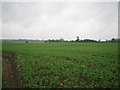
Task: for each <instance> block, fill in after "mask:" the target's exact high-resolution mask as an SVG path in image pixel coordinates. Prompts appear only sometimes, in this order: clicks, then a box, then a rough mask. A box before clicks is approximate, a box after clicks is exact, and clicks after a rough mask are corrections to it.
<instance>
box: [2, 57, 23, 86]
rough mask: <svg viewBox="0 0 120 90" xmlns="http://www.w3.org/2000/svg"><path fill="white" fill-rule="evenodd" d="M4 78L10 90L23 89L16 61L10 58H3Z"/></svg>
mask: <svg viewBox="0 0 120 90" xmlns="http://www.w3.org/2000/svg"><path fill="white" fill-rule="evenodd" d="M2 69H3V70H2V77H3V78H4V80H3V81H2V82H5V83H6V84H7V85H8V87H9V88H22V86H21V85H20V77H19V71H18V70H17V68H16V64H15V62H14V60H12V59H11V58H9V57H7V58H6V57H4V56H3V57H2Z"/></svg>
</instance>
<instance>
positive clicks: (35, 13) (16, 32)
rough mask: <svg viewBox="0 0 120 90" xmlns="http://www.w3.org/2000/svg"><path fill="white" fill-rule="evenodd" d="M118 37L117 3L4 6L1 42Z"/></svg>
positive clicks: (17, 3) (49, 3)
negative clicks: (21, 39) (9, 40)
mask: <svg viewBox="0 0 120 90" xmlns="http://www.w3.org/2000/svg"><path fill="white" fill-rule="evenodd" d="M76 36H79V37H80V39H86V38H87V39H88V38H89V39H96V40H98V39H101V40H106V39H111V38H113V37H115V38H117V37H118V3H117V2H3V3H2V38H3V39H8V38H10V39H19V38H26V39H44V40H45V39H59V38H64V39H65V40H72V39H76Z"/></svg>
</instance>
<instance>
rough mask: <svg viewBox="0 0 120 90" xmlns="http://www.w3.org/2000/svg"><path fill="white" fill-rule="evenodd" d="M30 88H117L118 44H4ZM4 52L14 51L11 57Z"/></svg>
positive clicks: (23, 82)
mask: <svg viewBox="0 0 120 90" xmlns="http://www.w3.org/2000/svg"><path fill="white" fill-rule="evenodd" d="M2 46H3V47H2V49H3V56H6V57H11V59H13V60H14V62H16V65H17V69H18V70H19V72H20V77H21V80H20V83H21V85H22V86H23V87H29V88H117V87H118V44H117V43H75V42H74V43H69V42H68V43H67V42H66V43H65V42H61V43H15V42H14V43H13V42H3V44H2ZM5 52H14V54H15V57H14V55H10V54H9V53H5Z"/></svg>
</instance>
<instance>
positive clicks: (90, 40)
mask: <svg viewBox="0 0 120 90" xmlns="http://www.w3.org/2000/svg"><path fill="white" fill-rule="evenodd" d="M118 41H120V39H116V38H112V39H111V40H106V41H101V40H100V39H99V40H98V41H97V40H93V39H84V40H82V39H81V40H80V39H79V36H77V38H76V39H75V40H70V41H67V40H64V39H63V38H60V39H48V40H45V42H118Z"/></svg>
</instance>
